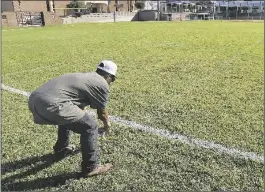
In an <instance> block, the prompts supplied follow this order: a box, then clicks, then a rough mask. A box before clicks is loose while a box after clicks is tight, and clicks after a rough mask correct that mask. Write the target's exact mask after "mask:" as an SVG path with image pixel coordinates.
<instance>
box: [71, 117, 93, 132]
mask: <svg viewBox="0 0 265 192" xmlns="http://www.w3.org/2000/svg"><path fill="white" fill-rule="evenodd" d="M97 129H98V125H97V122H96V121H95V120H94V119H93V118H92V117H90V115H88V114H87V113H86V114H85V116H84V117H82V118H81V119H80V120H78V121H77V122H76V123H75V125H74V126H73V128H72V130H73V131H74V132H79V133H81V132H90V131H97Z"/></svg>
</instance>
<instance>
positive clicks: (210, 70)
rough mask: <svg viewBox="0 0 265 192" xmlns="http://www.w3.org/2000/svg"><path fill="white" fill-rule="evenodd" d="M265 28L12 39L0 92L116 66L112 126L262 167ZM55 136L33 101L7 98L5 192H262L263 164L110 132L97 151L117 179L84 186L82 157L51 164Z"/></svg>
mask: <svg viewBox="0 0 265 192" xmlns="http://www.w3.org/2000/svg"><path fill="white" fill-rule="evenodd" d="M263 29H264V24H263V23H250V22H225V21H223V22H221V21H211V22H209V21H208V22H203V21H198V22H161V23H160V22H148V23H137V22H135V23H101V24H96V23H94V24H76V25H68V26H55V27H45V28H35V29H23V30H20V29H5V30H3V31H2V42H3V43H2V83H3V84H4V85H8V86H11V87H14V88H17V89H20V90H23V91H32V90H34V89H35V88H37V87H38V86H40V85H41V84H42V83H44V82H46V81H48V80H49V79H51V78H53V77H55V76H58V75H61V74H64V73H71V72H79V71H82V72H83V71H90V70H93V71H94V70H95V66H96V64H97V63H98V62H99V61H100V60H101V59H112V60H114V61H115V62H116V63H117V64H118V77H119V78H118V79H117V81H116V82H115V84H113V85H112V86H111V95H110V102H109V111H110V114H111V115H113V116H118V117H122V118H123V119H127V120H132V121H134V122H137V123H139V124H143V125H149V126H152V127H154V128H159V129H163V130H168V131H170V132H175V133H178V134H181V135H185V136H189V137H191V138H198V139H202V140H207V141H211V142H214V143H216V144H221V145H223V146H224V147H228V148H236V149H238V150H241V151H245V152H253V153H256V154H257V155H259V156H263V154H264V152H263V144H264V142H263V140H264V135H263V98H264V92H263V87H264V84H263V79H264V75H263V73H264V69H263V63H264V54H263V53H264V44H263V41H264V32H263ZM56 133H57V132H56V129H55V128H54V127H51V126H39V125H34V124H33V122H32V119H31V115H30V113H29V111H28V108H27V98H26V97H24V96H21V95H16V94H13V93H10V92H8V91H3V93H2V182H1V183H2V190H16V191H19V190H75V191H81V190H89V191H103V190H105V191H112V190H115V191H118V190H119V191H162V190H165V191H169V190H172V191H178V190H182V191H187V190H192V191H218V190H237V191H242V190H248V191H264V182H263V175H264V170H263V167H264V164H263V163H260V162H255V161H251V160H244V159H240V158H237V157H234V156H232V155H228V154H220V153H217V152H216V151H215V150H213V149H203V148H200V147H197V146H189V145H185V144H183V143H181V142H179V141H173V140H169V139H166V138H162V137H159V136H155V135H152V134H150V133H145V132H142V131H136V130H133V129H131V128H129V127H127V126H123V125H120V124H115V123H114V124H113V132H112V133H111V135H110V136H109V138H108V140H107V141H105V143H104V144H103V146H102V149H101V161H102V162H103V163H104V162H108V161H109V162H112V163H113V164H114V165H115V169H113V170H112V171H111V172H108V173H106V174H105V175H99V176H97V177H94V178H89V179H80V180H78V179H76V174H77V172H79V171H80V162H81V154H80V153H78V154H76V155H74V156H71V157H67V158H65V159H63V160H61V161H59V162H53V161H52V155H51V153H52V146H53V145H54V143H55V141H56ZM72 142H73V143H76V144H77V145H78V144H79V138H78V135H73V136H72Z"/></svg>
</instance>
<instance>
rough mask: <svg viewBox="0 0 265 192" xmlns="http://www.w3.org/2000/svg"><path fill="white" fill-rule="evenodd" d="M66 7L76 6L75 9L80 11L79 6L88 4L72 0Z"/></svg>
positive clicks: (83, 6) (82, 6)
mask: <svg viewBox="0 0 265 192" xmlns="http://www.w3.org/2000/svg"><path fill="white" fill-rule="evenodd" d="M66 7H67V8H76V9H74V10H75V11H78V8H86V6H85V5H84V4H83V3H81V2H78V0H72V2H71V3H69V4H67V5H66Z"/></svg>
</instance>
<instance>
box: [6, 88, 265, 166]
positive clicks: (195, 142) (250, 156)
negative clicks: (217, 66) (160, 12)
mask: <svg viewBox="0 0 265 192" xmlns="http://www.w3.org/2000/svg"><path fill="white" fill-rule="evenodd" d="M1 85H2V86H1V88H2V89H3V90H7V91H9V92H12V93H17V94H20V95H24V96H27V97H28V96H29V95H30V93H29V92H25V91H21V90H19V89H15V88H12V87H9V86H6V85H3V84H1ZM89 114H90V115H93V116H96V113H95V112H92V111H89ZM110 120H111V121H113V122H115V123H119V124H122V125H125V126H129V127H131V128H133V129H136V130H141V131H145V132H148V133H151V134H155V135H159V136H162V137H164V138H167V139H170V140H177V141H179V142H181V143H184V144H187V145H190V146H198V147H201V148H206V149H212V150H214V151H216V152H219V153H225V154H229V155H231V156H234V157H238V158H243V159H246V160H253V161H257V162H260V163H264V157H263V156H259V155H257V154H255V153H253V152H243V151H240V150H238V149H235V148H227V147H224V146H222V145H220V144H215V143H213V142H209V141H204V140H200V139H195V138H189V137H187V136H184V135H180V134H176V133H174V134H172V133H170V132H169V131H166V130H163V129H157V128H153V127H150V126H145V125H140V124H137V123H136V122H133V121H128V120H124V119H122V118H120V117H114V116H110Z"/></svg>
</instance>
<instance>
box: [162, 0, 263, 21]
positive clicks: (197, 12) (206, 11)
mask: <svg viewBox="0 0 265 192" xmlns="http://www.w3.org/2000/svg"><path fill="white" fill-rule="evenodd" d="M221 2H222V3H221ZM160 11H161V12H162V13H172V14H174V13H182V14H190V18H195V19H209V18H213V19H227V20H229V19H236V20H237V19H238V20H242V19H243V20H263V19H264V2H262V1H259V2H257V1H253V2H247V1H245V2H244V3H242V2H236V1H230V3H229V1H226V2H225V1H216V2H214V1H212V2H210V3H208V4H196V3H194V2H188V1H171V2H169V1H167V2H162V3H161V4H160Z"/></svg>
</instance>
